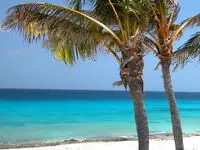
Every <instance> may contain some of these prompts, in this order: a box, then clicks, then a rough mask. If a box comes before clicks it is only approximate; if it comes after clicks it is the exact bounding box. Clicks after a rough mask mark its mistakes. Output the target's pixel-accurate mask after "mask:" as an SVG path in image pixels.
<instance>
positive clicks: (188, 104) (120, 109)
mask: <svg viewBox="0 0 200 150" xmlns="http://www.w3.org/2000/svg"><path fill="white" fill-rule="evenodd" d="M176 97H177V103H178V106H179V110H180V116H181V121H182V125H183V130H184V132H185V133H194V132H199V131H200V93H176ZM145 104H146V108H147V113H148V119H149V126H150V131H151V132H152V133H168V132H171V131H172V130H171V120H170V113H169V107H168V102H167V99H166V97H165V94H164V93H163V92H145ZM133 115H134V113H133V103H132V100H131V98H130V96H129V94H128V92H126V91H81V90H16V89H1V90H0V144H13V143H29V142H36V143H38V142H44V141H62V140H69V139H79V140H80V139H88V138H98V137H111V136H112V137H115V136H116V137H117V136H132V135H135V134H136V127H135V122H134V117H133Z"/></svg>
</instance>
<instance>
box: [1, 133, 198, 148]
mask: <svg viewBox="0 0 200 150" xmlns="http://www.w3.org/2000/svg"><path fill="white" fill-rule="evenodd" d="M191 136H200V131H196V132H194V133H187V134H184V137H191ZM150 139H158V140H170V139H173V134H172V133H169V132H152V133H150ZM136 140H137V136H136V135H132V136H102V137H90V138H88V139H82V140H81V139H68V140H62V141H39V142H33V141H32V142H31V141H30V142H26V143H23V142H21V143H4V144H0V149H10V148H30V147H44V146H56V145H62V144H76V143H88V142H121V141H136Z"/></svg>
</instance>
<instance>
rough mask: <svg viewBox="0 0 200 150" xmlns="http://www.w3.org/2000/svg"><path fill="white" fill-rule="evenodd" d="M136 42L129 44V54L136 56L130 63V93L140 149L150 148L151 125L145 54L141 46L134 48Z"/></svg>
mask: <svg viewBox="0 0 200 150" xmlns="http://www.w3.org/2000/svg"><path fill="white" fill-rule="evenodd" d="M134 47H135V44H134V43H133V45H129V53H130V54H129V56H134V57H133V59H132V60H131V61H130V62H129V63H128V65H127V67H128V72H129V76H128V79H127V81H128V86H129V88H130V94H131V96H132V98H133V104H134V111H135V121H136V126H137V136H138V142H139V148H138V149H139V150H149V127H148V120H147V114H146V110H145V106H144V92H143V79H142V75H143V68H144V61H143V54H142V52H141V49H140V47H139V48H136V49H135V48H134Z"/></svg>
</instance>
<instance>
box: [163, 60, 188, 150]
mask: <svg viewBox="0 0 200 150" xmlns="http://www.w3.org/2000/svg"><path fill="white" fill-rule="evenodd" d="M161 65H162V74H163V80H164V87H165V91H166V94H167V97H168V100H169V107H170V112H171V120H172V127H173V134H174V140H175V145H176V150H184V145H183V135H182V128H181V122H180V118H179V112H178V108H177V104H176V99H175V95H174V91H173V86H172V81H171V74H170V65H171V59H163V60H161Z"/></svg>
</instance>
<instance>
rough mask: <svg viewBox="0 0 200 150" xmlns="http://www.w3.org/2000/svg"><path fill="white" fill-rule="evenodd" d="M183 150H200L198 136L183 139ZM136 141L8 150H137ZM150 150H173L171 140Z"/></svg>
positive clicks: (154, 142)
mask: <svg viewBox="0 0 200 150" xmlns="http://www.w3.org/2000/svg"><path fill="white" fill-rule="evenodd" d="M184 145H185V150H200V136H193V137H186V138H184ZM137 148H138V146H137V141H124V142H94V143H79V144H65V145H57V146H49V147H40V148H21V149H10V150H137ZM150 150H175V148H174V141H173V140H151V141H150Z"/></svg>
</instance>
